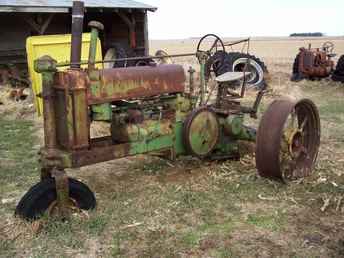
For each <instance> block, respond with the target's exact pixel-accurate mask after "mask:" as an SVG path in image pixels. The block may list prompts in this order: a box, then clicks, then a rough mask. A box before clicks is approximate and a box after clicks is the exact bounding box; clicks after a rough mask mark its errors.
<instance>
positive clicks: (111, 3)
mask: <svg viewBox="0 0 344 258" xmlns="http://www.w3.org/2000/svg"><path fill="white" fill-rule="evenodd" d="M84 3H85V7H86V8H96V9H143V10H149V11H153V12H154V11H155V10H156V9H157V8H156V7H153V6H150V5H147V4H143V3H140V2H136V1H132V0H84ZM72 4H73V1H72V0H0V12H49V13H50V12H62V13H66V12H69V9H70V8H71V7H72Z"/></svg>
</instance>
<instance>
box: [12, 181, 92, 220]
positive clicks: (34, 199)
mask: <svg viewBox="0 0 344 258" xmlns="http://www.w3.org/2000/svg"><path fill="white" fill-rule="evenodd" d="M68 183H69V198H70V203H71V204H73V205H75V206H76V208H79V209H83V210H90V209H94V208H95V206H96V199H95V196H94V194H93V193H92V191H91V190H90V189H89V188H88V186H87V185H85V184H83V183H82V182H80V181H78V180H75V179H73V178H68ZM55 206H56V186H55V180H54V179H53V178H49V179H46V180H43V181H41V182H39V183H38V184H36V185H34V186H33V187H31V189H30V190H29V191H28V192H27V193H26V194H25V195H24V196H23V198H22V199H21V200H20V201H19V203H18V205H17V208H16V211H15V214H16V215H17V216H19V217H22V218H24V219H27V220H35V219H38V218H39V217H40V216H42V215H43V214H44V213H45V212H47V211H52V209H54V207H55Z"/></svg>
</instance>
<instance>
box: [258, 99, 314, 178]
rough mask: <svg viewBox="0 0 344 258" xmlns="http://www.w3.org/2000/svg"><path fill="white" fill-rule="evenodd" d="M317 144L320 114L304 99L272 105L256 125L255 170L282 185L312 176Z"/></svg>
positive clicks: (278, 102)
mask: <svg viewBox="0 0 344 258" xmlns="http://www.w3.org/2000/svg"><path fill="white" fill-rule="evenodd" d="M319 144H320V120H319V113H318V110H317V108H316V106H315V105H314V103H313V102H312V101H311V100H309V99H303V100H301V101H299V102H297V103H295V102H293V101H290V100H276V101H274V102H272V104H271V105H270V106H269V108H268V109H267V111H266V112H265V113H264V115H263V117H262V120H261V122H260V125H259V129H258V133H257V142H256V166H257V169H258V172H259V174H260V175H261V176H263V177H269V178H273V179H280V180H282V181H286V180H290V179H297V178H301V177H305V176H308V175H310V174H311V172H312V169H313V168H314V164H315V161H316V158H317V155H318V149H319Z"/></svg>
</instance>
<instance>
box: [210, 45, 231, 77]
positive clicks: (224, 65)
mask: <svg viewBox="0 0 344 258" xmlns="http://www.w3.org/2000/svg"><path fill="white" fill-rule="evenodd" d="M227 55H228V54H227V53H226V52H224V51H222V50H220V51H217V52H216V53H215V54H214V55H212V56H211V57H210V58H209V59H208V60H207V62H206V64H205V69H204V70H205V79H206V80H208V79H209V78H210V73H211V71H214V73H215V75H216V76H219V75H221V74H224V73H225V72H228V71H230V70H231V67H230V64H229V63H228V62H225V60H226V59H227Z"/></svg>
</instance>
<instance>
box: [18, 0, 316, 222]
mask: <svg viewBox="0 0 344 258" xmlns="http://www.w3.org/2000/svg"><path fill="white" fill-rule="evenodd" d="M80 4H83V3H82V2H74V5H76V6H74V8H73V28H72V50H71V63H69V64H66V63H63V64H59V63H56V61H54V60H53V59H52V58H51V57H49V56H43V57H41V58H39V59H38V60H36V62H35V69H36V71H37V72H39V73H41V74H42V78H43V92H42V94H41V97H42V99H43V111H44V112H43V115H44V135H45V144H44V147H43V148H42V149H41V151H40V162H41V181H40V182H39V183H38V184H36V185H35V186H33V187H32V188H31V189H30V190H29V191H28V192H27V193H26V194H25V195H24V197H23V198H22V199H21V200H20V202H19V204H18V206H17V208H16V214H17V215H18V216H20V217H23V218H25V219H36V218H38V217H40V216H41V215H42V214H43V213H48V214H59V215H61V216H67V215H68V212H69V210H70V209H71V208H73V209H74V208H75V207H76V208H78V209H93V208H94V207H95V206H96V199H95V196H94V194H93V192H92V191H91V190H90V189H89V188H88V187H87V186H86V185H85V184H83V183H81V182H79V181H77V180H75V179H72V178H69V177H68V176H67V174H66V172H65V169H66V168H79V167H82V166H87V165H91V164H95V163H100V162H104V161H108V160H112V159H118V158H123V157H127V156H133V155H137V154H149V153H160V154H161V156H163V157H165V158H168V159H172V160H174V159H176V157H178V156H181V155H192V156H195V157H198V158H200V159H202V160H204V159H207V160H223V159H239V158H240V154H239V148H240V144H241V142H242V141H248V142H253V143H254V142H255V143H256V163H257V169H258V173H259V175H261V176H263V177H269V178H272V179H276V180H280V181H282V182H285V181H287V180H289V179H295V178H300V177H304V176H307V175H309V174H310V173H311V171H312V169H313V167H314V163H315V161H316V158H317V154H318V148H319V143H320V122H319V115H318V111H317V108H316V106H315V105H314V104H313V102H312V101H310V100H308V99H303V100H301V101H298V102H294V101H291V100H288V99H281V100H275V101H274V102H272V104H271V105H270V106H269V107H268V108H267V110H266V112H265V113H264V115H263V118H262V119H261V121H260V125H259V128H258V131H257V130H256V129H254V128H252V127H249V126H246V125H245V124H244V118H245V116H251V117H253V118H257V110H258V107H259V104H260V102H261V99H262V97H263V95H264V92H265V87H260V88H259V90H258V91H257V96H256V99H255V101H254V103H253V104H252V106H243V105H242V104H241V99H243V98H244V97H245V92H246V85H247V81H248V80H250V78H252V71H251V70H250V67H251V66H250V58H246V59H245V60H246V61H245V62H246V64H245V65H244V66H243V67H242V70H241V71H228V72H224V73H221V74H220V75H218V76H216V78H215V81H216V84H215V85H214V86H213V87H210V86H208V81H209V76H210V75H211V74H212V73H213V70H214V69H213V67H214V66H216V65H217V66H221V65H222V64H223V63H224V62H225V61H224V59H222V58H221V54H219V53H223V52H225V46H224V43H223V42H222V40H221V39H220V38H219V37H217V36H215V35H212V34H210V35H206V36H205V37H203V38H202V39H201V40H200V42H199V44H198V46H197V49H196V51H195V53H191V54H181V55H171V56H169V57H178V56H187V55H190V56H195V57H197V59H198V60H199V64H200V82H199V83H196V82H195V81H196V80H195V78H194V73H195V70H194V69H190V70H189V83H188V84H189V87H186V75H185V72H184V69H183V67H182V66H181V65H176V64H161V65H157V64H156V63H153V62H151V63H150V64H149V65H148V66H136V67H126V68H109V69H97V68H95V63H97V62H96V61H95V51H96V44H97V38H98V33H99V31H100V30H102V29H103V26H102V24H100V23H98V22H91V23H90V24H89V25H90V27H91V43H90V53H89V60H87V61H81V60H80V51H81V44H80V42H81V34H82V29H81V28H82V22H83V20H82V16H83V12H82V11H80V10H82V8H77V7H78V5H80ZM78 11H79V12H78ZM209 42H210V43H211V44H209ZM204 46H207V48H206V49H202V48H203V47H204ZM209 46H210V47H209ZM218 48H220V50H218ZM214 55H216V56H217V62H216V63H214V62H213V60H214V59H215V58H214ZM218 57H220V58H218ZM161 58H166V55H165V56H153V57H152V56H146V57H134V58H124V59H123V60H122V59H116V60H107V61H103V62H121V61H128V60H131V61H132V60H134V59H135V60H156V59H161ZM209 60H211V61H209ZM209 62H211V65H209ZM82 64H88V67H87V68H86V69H82V68H80V65H82ZM66 65H68V66H70V68H69V69H67V70H65V71H59V70H58V68H59V67H61V66H66ZM209 67H210V68H209ZM95 121H103V122H104V121H105V122H107V123H109V125H110V128H111V129H109V132H108V135H106V136H103V137H100V138H99V137H98V138H92V137H91V136H90V128H91V125H92V123H93V122H95Z"/></svg>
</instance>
